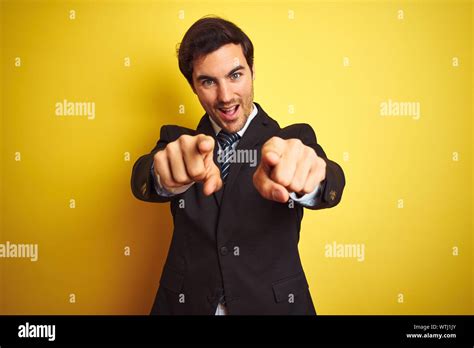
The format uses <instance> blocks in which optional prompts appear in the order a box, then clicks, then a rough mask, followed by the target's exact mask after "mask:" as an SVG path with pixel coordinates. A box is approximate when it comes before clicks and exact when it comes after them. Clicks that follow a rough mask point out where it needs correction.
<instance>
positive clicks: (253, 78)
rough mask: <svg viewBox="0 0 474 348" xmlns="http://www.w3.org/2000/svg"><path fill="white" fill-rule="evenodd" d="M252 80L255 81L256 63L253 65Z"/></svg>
mask: <svg viewBox="0 0 474 348" xmlns="http://www.w3.org/2000/svg"><path fill="white" fill-rule="evenodd" d="M252 80H255V63H253V65H252Z"/></svg>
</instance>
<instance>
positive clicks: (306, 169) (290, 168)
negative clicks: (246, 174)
mask: <svg viewBox="0 0 474 348" xmlns="http://www.w3.org/2000/svg"><path fill="white" fill-rule="evenodd" d="M325 178H326V162H325V161H324V160H323V159H322V158H321V157H318V155H317V154H316V151H314V149H312V148H311V147H309V146H306V145H304V144H303V143H302V142H301V140H299V139H288V140H284V139H282V138H279V137H272V138H270V139H269V140H268V141H267V142H266V143H265V144H263V147H262V160H261V161H260V164H259V166H258V167H257V170H256V171H255V173H254V175H253V183H254V186H255V188H256V189H257V191H258V192H259V193H260V194H261V195H262V196H263V197H264V198H266V199H269V200H272V201H276V202H280V203H285V202H287V201H288V199H289V198H290V196H289V194H290V192H296V193H297V194H299V195H303V194H306V193H310V192H313V191H314V190H315V189H316V187H317V186H318V185H319V183H320V182H321V181H323V180H324V179H325Z"/></svg>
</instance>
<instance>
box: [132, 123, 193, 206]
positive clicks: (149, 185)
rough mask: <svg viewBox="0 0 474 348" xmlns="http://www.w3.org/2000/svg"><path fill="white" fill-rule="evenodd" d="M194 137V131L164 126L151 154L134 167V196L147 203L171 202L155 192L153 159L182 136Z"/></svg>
mask: <svg viewBox="0 0 474 348" xmlns="http://www.w3.org/2000/svg"><path fill="white" fill-rule="evenodd" d="M183 134H189V135H194V131H193V130H191V129H188V128H184V127H179V126H170V125H168V126H162V127H161V130H160V139H159V140H158V142H157V143H156V145H155V147H154V148H153V150H151V152H150V153H148V154H145V155H143V156H141V157H140V158H138V160H137V161H136V162H135V164H134V165H133V169H132V178H131V186H132V193H133V195H134V196H135V197H136V198H137V199H139V200H141V201H146V202H158V203H160V202H169V201H170V200H171V199H172V197H166V196H160V195H158V194H157V192H156V190H155V186H154V185H155V181H154V180H155V178H154V176H153V173H152V171H151V166H152V164H153V157H154V156H155V154H156V153H157V152H158V151H161V150H163V149H164V148H165V147H166V145H168V143H170V142H173V141H175V140H177V139H178V138H179V137H180V136H181V135H183Z"/></svg>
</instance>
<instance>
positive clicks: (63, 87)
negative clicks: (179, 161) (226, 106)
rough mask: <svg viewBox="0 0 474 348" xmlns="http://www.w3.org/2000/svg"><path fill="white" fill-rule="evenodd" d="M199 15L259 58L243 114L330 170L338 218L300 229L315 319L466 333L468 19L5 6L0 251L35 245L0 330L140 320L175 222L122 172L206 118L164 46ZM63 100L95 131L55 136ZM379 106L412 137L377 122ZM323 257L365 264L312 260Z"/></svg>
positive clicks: (381, 7) (318, 219) (414, 12)
mask: <svg viewBox="0 0 474 348" xmlns="http://www.w3.org/2000/svg"><path fill="white" fill-rule="evenodd" d="M71 10H74V11H75V14H76V18H75V19H70V13H71V12H70V11H71ZM399 10H402V11H403V14H404V18H403V19H400V18H399V14H400V13H399V12H398V11H399ZM180 11H181V12H180ZM183 11H184V12H183ZM291 11H293V12H291ZM183 14H184V18H180V15H181V16H182V15H183ZM207 14H216V15H219V16H222V17H224V18H226V19H229V20H231V21H233V22H235V23H236V24H237V25H238V26H240V27H241V28H242V29H243V30H244V31H245V32H246V33H247V34H248V35H249V37H250V38H251V40H252V41H253V43H254V46H255V68H256V80H255V101H257V102H258V103H260V104H261V105H262V107H263V108H264V109H265V110H266V111H267V113H268V114H269V115H270V116H271V117H273V118H275V119H276V120H277V121H278V122H279V123H280V125H281V126H286V125H289V124H292V123H296V122H305V123H309V124H311V125H312V126H313V128H314V129H315V131H316V135H317V137H318V141H319V143H320V144H321V145H322V146H323V148H324V149H325V151H326V153H327V155H328V157H329V158H331V159H333V160H335V161H336V162H338V163H339V164H340V165H341V166H342V167H343V169H344V172H345V175H346V180H347V185H346V188H345V192H344V196H343V199H342V202H341V203H340V205H339V206H337V207H336V208H334V209H328V210H320V211H309V210H306V211H305V217H304V220H303V221H304V223H303V226H302V232H301V241H300V251H301V256H302V260H303V264H304V268H305V271H306V275H307V278H308V281H309V284H310V290H311V294H312V296H313V300H314V303H315V306H316V310H317V312H318V314H473V313H474V308H473V278H474V276H473V267H472V266H473V255H472V250H473V237H472V232H473V218H472V216H473V207H472V195H473V179H472V153H473V143H472V133H473V125H472V118H473V109H472V101H473V97H474V96H473V89H472V78H473V70H472V58H473V56H472V53H473V52H472V49H473V35H472V34H473V28H472V19H473V16H474V12H473V3H472V2H468V1H437V2H428V1H423V2H421V1H417V2H415V1H410V2H343V1H339V2H331V3H328V2H309V1H295V2H287V1H285V2H276V1H260V2H254V1H252V2H250V1H222V0H219V1H206V2H201V1H192V2H191V1H188V2H181V1H179V2H178V1H153V2H151V1H120V2H111V1H83V2H78V1H67V2H66V1H64V2H61V1H34V2H31V1H3V2H2V3H1V14H0V15H1V30H2V32H1V55H0V56H1V60H2V61H1V82H2V83H1V89H2V94H1V95H2V99H1V103H2V104H1V112H2V114H1V122H2V123H1V146H2V148H1V156H2V157H1V161H0V163H1V166H2V167H1V168H0V169H1V171H0V172H1V176H2V177H1V179H2V180H1V185H2V186H1V189H2V192H1V215H0V216H1V235H0V243H3V242H5V241H10V242H11V243H38V245H39V260H38V261H37V262H31V261H30V260H28V259H12V258H10V259H8V258H3V259H0V277H1V278H0V281H1V283H0V314H147V313H148V312H149V310H150V308H151V305H152V302H153V299H154V296H155V292H156V290H157V287H158V281H159V277H160V272H161V268H162V266H163V262H164V260H165V257H166V253H167V250H168V246H169V242H170V238H171V233H172V222H171V218H170V213H169V210H168V209H169V205H168V204H152V203H146V202H142V201H138V200H136V199H135V198H134V197H133V196H132V194H131V190H130V174H131V168H132V165H133V163H134V162H135V160H136V159H137V158H138V157H139V156H140V155H142V154H144V153H147V152H149V151H150V150H151V149H152V148H153V147H154V145H155V143H156V141H157V139H158V137H159V130H160V127H161V125H163V124H180V125H183V126H187V127H192V128H195V127H196V125H197V122H198V120H199V119H200V117H201V116H202V115H203V113H204V111H203V110H202V108H201V106H200V104H199V102H198V100H197V98H196V96H195V95H194V94H193V93H192V91H191V89H190V88H189V86H188V85H187V82H186V80H185V79H184V77H183V76H182V75H181V74H180V72H179V70H178V64H177V58H176V56H175V46H176V44H177V43H178V42H180V40H181V39H182V36H183V35H184V33H185V31H186V30H187V29H188V28H189V26H190V25H191V24H192V23H193V22H194V21H196V20H197V19H198V18H200V17H202V16H204V15H207ZM289 15H290V16H289ZM291 15H293V17H292V19H291V18H289V17H291ZM16 57H20V58H21V66H19V67H16V66H15V58H16ZM125 57H130V61H131V66H130V67H126V66H125V65H124V59H125ZM344 57H347V58H348V59H349V66H344V65H343V59H344ZM453 57H457V58H458V60H459V66H457V67H456V66H453V64H452V60H453ZM64 99H67V100H68V101H92V102H95V104H96V116H95V119H94V120H88V119H87V118H85V117H58V116H56V115H55V103H57V102H62V101H63V100H64ZM388 99H391V100H394V101H415V102H419V103H420V104H421V116H420V119H419V120H414V119H413V118H411V117H383V116H381V115H380V110H379V108H380V103H381V102H383V101H387V100H388ZM180 105H184V106H185V108H186V113H185V114H180V113H179V106H180ZM290 105H291V106H292V107H293V108H294V113H291V112H290ZM16 152H20V153H21V161H15V153H16ZM127 152H128V153H129V154H130V159H129V160H128V161H127V160H126V159H127V158H126V153H127ZM453 152H457V153H458V154H459V160H458V161H453ZM344 153H346V156H344ZM70 199H75V201H76V207H75V208H74V209H71V208H70V205H69V202H70V201H69V200H70ZM400 199H403V202H404V204H403V208H399V207H398V202H399V200H400ZM333 241H336V242H337V243H356V244H360V243H363V244H365V261H363V262H358V261H357V260H356V259H352V258H327V257H325V256H324V247H325V245H326V244H330V243H332V242H333ZM126 246H129V247H130V248H131V255H130V256H126V255H124V248H125V247H126ZM453 247H457V248H458V250H459V255H458V256H454V255H453ZM70 294H75V296H76V302H75V303H71V302H70ZM400 294H403V299H404V300H403V302H402V303H400V302H399V295H400Z"/></svg>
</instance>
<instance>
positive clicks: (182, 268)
mask: <svg viewBox="0 0 474 348" xmlns="http://www.w3.org/2000/svg"><path fill="white" fill-rule="evenodd" d="M178 60H179V68H180V70H181V72H182V73H183V75H184V76H185V77H186V79H187V80H188V82H189V84H190V86H191V88H192V90H193V92H194V93H195V94H196V95H197V97H198V98H199V101H200V103H201V105H202V107H203V108H204V110H205V111H206V114H205V115H204V116H203V117H202V118H201V121H200V122H199V125H198V126H197V129H196V130H192V129H188V128H183V127H179V126H171V125H169V126H163V127H162V128H161V134H160V139H159V141H158V143H157V145H156V147H155V148H154V149H153V150H152V151H151V153H150V154H146V155H144V156H141V157H140V158H139V159H138V160H137V162H136V163H135V164H134V167H133V172H132V180H131V185H132V191H133V194H134V195H135V197H136V198H138V199H140V200H144V201H148V202H170V203H171V204H170V206H171V213H172V215H173V221H174V232H173V238H172V241H171V246H170V249H169V252H168V256H167V259H166V263H165V266H164V267H163V272H162V275H161V279H160V287H159V289H158V293H157V296H156V298H155V302H154V304H153V308H152V311H151V313H152V314H232V315H233V314H313V315H314V314H316V311H315V308H314V306H313V302H312V299H311V295H310V292H309V288H308V283H307V280H306V277H305V274H304V272H303V268H302V265H301V261H300V257H299V253H298V240H299V232H300V226H301V219H302V218H303V207H306V208H309V209H323V208H330V207H333V206H335V205H336V204H338V203H339V201H340V200H341V195H342V191H343V188H344V185H345V178H344V173H343V171H342V169H341V167H340V166H339V165H338V164H337V163H335V162H333V161H331V160H329V159H328V158H327V156H326V154H325V153H324V151H323V149H322V148H321V146H320V145H318V143H317V141H316V136H315V133H314V131H313V129H312V128H311V127H310V126H309V125H307V124H295V125H292V126H289V127H286V128H283V129H281V128H280V126H279V125H278V123H277V122H276V121H275V120H273V119H272V118H270V117H269V116H268V115H267V114H266V112H265V111H264V110H263V109H262V107H261V106H260V105H259V104H258V103H255V102H253V80H254V79H255V67H254V64H253V45H252V42H251V41H250V39H249V38H248V37H247V35H246V34H245V33H243V32H242V31H241V29H239V28H238V27H237V26H236V25H234V24H233V23H231V22H228V21H226V20H223V19H221V18H218V17H204V18H202V19H200V20H198V21H197V22H196V23H194V24H193V25H192V26H191V27H190V28H189V30H188V31H187V32H186V34H185V35H184V37H183V40H182V42H181V44H180V46H179V49H178ZM257 164H258V166H257Z"/></svg>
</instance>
